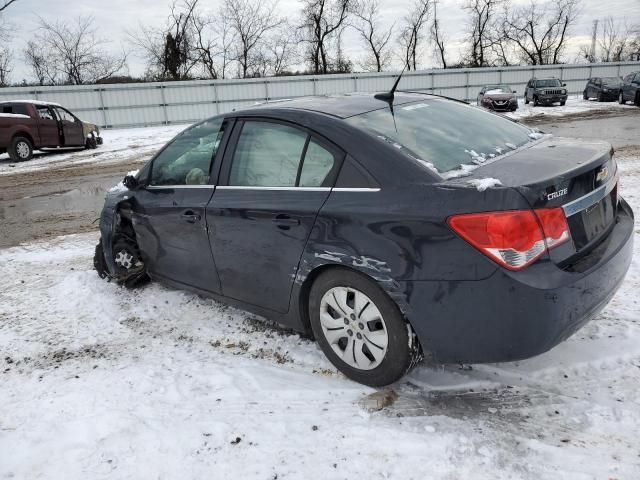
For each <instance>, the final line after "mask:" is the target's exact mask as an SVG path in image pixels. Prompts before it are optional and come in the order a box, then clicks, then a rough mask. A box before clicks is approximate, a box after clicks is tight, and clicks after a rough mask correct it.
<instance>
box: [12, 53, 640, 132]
mask: <svg viewBox="0 0 640 480" xmlns="http://www.w3.org/2000/svg"><path fill="white" fill-rule="evenodd" d="M636 70H640V62H621V63H600V64H595V63H594V64H585V65H544V66H527V67H501V68H473V69H447V70H442V69H438V70H422V71H418V72H405V74H404V76H403V77H402V80H401V82H400V86H399V89H401V90H416V91H421V92H427V93H435V94H438V95H447V96H450V97H454V98H459V99H464V100H475V98H476V95H477V93H478V90H479V89H480V87H482V86H483V85H485V84H488V83H507V84H509V85H511V87H513V88H514V89H515V90H516V91H517V92H518V93H519V94H522V93H523V91H524V87H525V85H526V83H527V82H528V81H529V79H530V78H531V77H532V76H537V77H547V76H555V77H558V78H560V79H562V80H563V81H564V82H565V83H566V84H567V89H568V90H569V93H571V94H579V93H582V90H583V88H584V85H585V83H586V80H587V79H588V78H589V77H607V76H624V75H626V74H627V73H630V72H633V71H636ZM396 75H397V73H388V72H385V73H358V74H344V75H319V76H314V75H305V76H298V77H276V78H260V79H244V80H196V81H188V82H162V83H133V84H119V85H81V86H68V87H11V88H2V89H0V101H2V100H12V99H34V100H48V101H52V102H58V103H60V104H62V105H64V106H66V107H67V108H69V109H70V110H72V111H73V112H75V113H76V114H77V115H78V116H79V117H81V118H82V119H84V120H87V121H90V122H93V123H96V124H98V125H101V126H102V127H107V128H112V127H136V126H147V125H164V124H171V123H192V122H195V121H198V120H200V119H203V118H207V117H210V116H213V115H216V114H218V113H224V112H228V111H231V110H233V109H235V108H239V107H243V106H247V105H251V104H254V103H256V102H264V101H269V100H280V99H285V98H294V97H302V96H308V95H330V94H337V93H350V92H380V91H385V90H388V89H389V88H391V85H392V84H393V82H394V78H395V76H396Z"/></svg>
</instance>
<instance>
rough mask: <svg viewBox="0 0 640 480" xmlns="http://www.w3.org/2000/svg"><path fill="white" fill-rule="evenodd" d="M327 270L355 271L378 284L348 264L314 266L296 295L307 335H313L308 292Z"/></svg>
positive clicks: (374, 280)
mask: <svg viewBox="0 0 640 480" xmlns="http://www.w3.org/2000/svg"><path fill="white" fill-rule="evenodd" d="M329 270H345V271H349V272H355V273H357V274H359V275H361V276H363V277H365V278H367V279H369V280H371V281H373V282H374V283H375V284H376V285H378V282H377V281H376V279H375V278H373V277H371V276H369V275H367V274H366V273H363V272H362V271H360V270H357V269H355V268H351V267H348V266H345V265H335V264H328V265H321V266H319V267H316V268H315V269H313V270H312V271H311V272H310V273H309V275H307V278H306V279H305V280H304V282H303V283H302V286H301V287H300V293H299V297H298V299H299V301H298V305H299V309H300V320H301V321H302V325H303V327H304V329H305V331H306V332H307V333H308V334H309V335H313V333H312V331H311V319H310V318H309V292H310V291H311V287H312V286H313V283H314V282H315V281H316V278H318V277H319V276H320V274H322V273H324V272H327V271H329ZM383 290H384V289H383ZM385 293H386V292H385ZM398 308H399V307H398ZM405 320H406V321H408V320H407V319H406V318H405Z"/></svg>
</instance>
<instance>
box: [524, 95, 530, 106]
mask: <svg viewBox="0 0 640 480" xmlns="http://www.w3.org/2000/svg"><path fill="white" fill-rule="evenodd" d="M524 104H525V105H529V97H527V96H526V95H525V96H524Z"/></svg>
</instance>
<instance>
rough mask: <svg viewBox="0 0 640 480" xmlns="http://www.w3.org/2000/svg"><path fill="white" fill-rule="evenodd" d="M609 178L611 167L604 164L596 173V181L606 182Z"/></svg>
mask: <svg viewBox="0 0 640 480" xmlns="http://www.w3.org/2000/svg"><path fill="white" fill-rule="evenodd" d="M607 178H609V169H608V168H607V167H606V166H604V167H602V168H601V169H600V171H599V172H598V173H597V174H596V183H600V182H604V181H605V180H606V179H607Z"/></svg>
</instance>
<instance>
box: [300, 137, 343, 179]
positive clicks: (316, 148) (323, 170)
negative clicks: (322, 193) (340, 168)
mask: <svg viewBox="0 0 640 480" xmlns="http://www.w3.org/2000/svg"><path fill="white" fill-rule="evenodd" d="M334 165H335V158H334V157H333V153H331V152H330V151H328V150H327V149H325V148H324V147H322V146H320V145H319V144H318V143H316V142H315V141H313V140H311V141H309V145H308V146H307V151H306V153H305V155H304V163H303V164H302V170H301V172H300V181H299V182H298V186H300V187H322V186H325V185H324V183H325V180H326V179H327V178H328V177H329V173H330V172H331V171H332V170H333V167H334Z"/></svg>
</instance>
